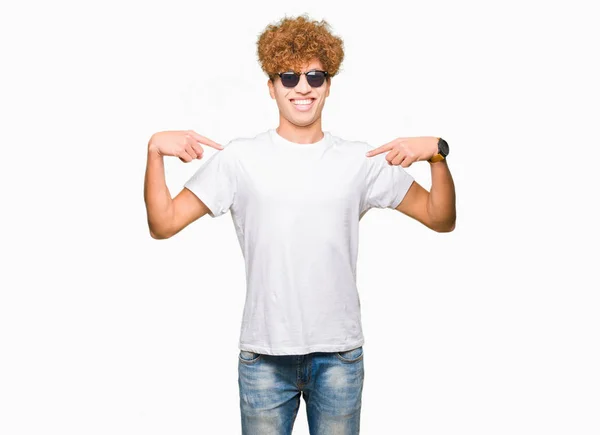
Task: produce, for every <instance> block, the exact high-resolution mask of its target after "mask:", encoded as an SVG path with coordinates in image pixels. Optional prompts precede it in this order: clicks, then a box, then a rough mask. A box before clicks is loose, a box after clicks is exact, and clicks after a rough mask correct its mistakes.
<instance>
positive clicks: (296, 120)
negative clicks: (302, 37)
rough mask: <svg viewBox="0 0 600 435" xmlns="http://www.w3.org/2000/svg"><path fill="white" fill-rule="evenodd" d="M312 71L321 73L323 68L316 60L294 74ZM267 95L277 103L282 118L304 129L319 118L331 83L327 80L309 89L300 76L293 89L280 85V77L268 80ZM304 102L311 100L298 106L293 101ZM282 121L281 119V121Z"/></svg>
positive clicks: (302, 76)
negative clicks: (272, 80) (308, 103)
mask: <svg viewBox="0 0 600 435" xmlns="http://www.w3.org/2000/svg"><path fill="white" fill-rule="evenodd" d="M312 69H318V70H321V71H323V70H324V69H323V66H322V65H321V62H320V61H319V60H318V59H315V60H313V61H311V62H309V63H308V64H306V65H305V66H304V68H302V69H300V71H296V72H306V71H310V70H312ZM278 72H286V71H278ZM268 85H269V93H270V94H271V98H273V99H274V100H276V101H277V106H278V107H279V113H280V115H281V117H282V118H284V119H286V120H287V121H289V122H290V123H292V124H294V125H297V126H299V127H305V126H308V125H310V124H313V123H314V122H315V121H317V120H319V119H320V118H321V112H322V110H323V106H324V105H325V99H326V98H327V97H328V96H329V88H330V87H331V82H330V81H329V78H328V79H326V80H325V82H324V83H323V84H322V85H321V86H320V87H318V88H311V86H310V85H309V84H308V82H307V81H306V76H305V75H304V74H302V75H301V76H300V81H299V82H298V84H297V85H296V86H295V87H293V88H286V87H285V86H283V85H282V84H281V77H279V76H275V81H274V82H271V80H268ZM296 100H298V101H299V102H305V101H302V100H311V103H310V105H308V106H307V105H299V104H296V103H295V102H294V101H296ZM282 121H283V119H282Z"/></svg>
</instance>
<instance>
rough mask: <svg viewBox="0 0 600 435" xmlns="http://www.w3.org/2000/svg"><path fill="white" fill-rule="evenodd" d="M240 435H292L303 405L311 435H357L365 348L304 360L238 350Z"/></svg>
mask: <svg viewBox="0 0 600 435" xmlns="http://www.w3.org/2000/svg"><path fill="white" fill-rule="evenodd" d="M238 359H239V362H238V375H239V377H238V384H239V389H240V410H241V414H242V435H290V434H291V433H292V427H293V426H294V420H295V419H296V415H297V413H298V408H299V407H300V394H302V397H303V398H304V403H305V404H306V415H307V419H308V426H309V431H310V434H311V435H334V434H337V435H356V434H358V433H359V431H360V409H361V397H362V389H363V380H364V364H363V348H362V346H360V347H357V348H356V349H352V350H347V351H343V352H313V353H309V354H306V355H267V354H260V353H255V352H249V351H245V350H241V351H240V353H239V358H238Z"/></svg>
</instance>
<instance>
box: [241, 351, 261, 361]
mask: <svg viewBox="0 0 600 435" xmlns="http://www.w3.org/2000/svg"><path fill="white" fill-rule="evenodd" d="M260 356H261V354H260V353H256V352H252V351H249V350H240V355H239V357H238V358H239V360H240V361H241V362H243V363H244V364H252V363H255V362H256V361H258V360H259V359H260Z"/></svg>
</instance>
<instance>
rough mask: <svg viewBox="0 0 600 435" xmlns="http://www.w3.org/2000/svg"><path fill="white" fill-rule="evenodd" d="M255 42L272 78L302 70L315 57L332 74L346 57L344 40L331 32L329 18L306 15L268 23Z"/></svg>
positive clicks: (265, 67)
mask: <svg viewBox="0 0 600 435" xmlns="http://www.w3.org/2000/svg"><path fill="white" fill-rule="evenodd" d="M256 45H257V54H258V60H259V62H260V65H261V68H262V70H263V71H264V72H265V73H266V74H267V76H269V78H270V79H271V80H274V77H275V75H276V74H277V73H280V72H284V71H290V70H293V71H300V68H301V67H302V66H304V65H306V64H307V63H309V62H310V61H312V60H313V59H315V58H316V59H318V60H319V61H320V62H321V65H323V69H324V70H325V71H327V72H328V73H329V74H328V75H329V77H333V76H335V75H336V74H337V73H338V72H339V70H340V65H341V63H342V61H343V60H344V42H343V41H342V39H341V38H339V37H337V36H334V35H332V34H331V32H330V26H329V24H328V23H327V21H325V20H321V21H313V20H310V18H309V17H308V16H307V15H306V14H304V15H300V16H298V17H296V18H290V17H287V16H286V17H284V18H282V19H281V20H280V21H279V22H276V23H275V24H269V25H268V26H267V27H266V28H265V30H264V31H263V33H261V35H260V36H259V37H258V41H257V44H256Z"/></svg>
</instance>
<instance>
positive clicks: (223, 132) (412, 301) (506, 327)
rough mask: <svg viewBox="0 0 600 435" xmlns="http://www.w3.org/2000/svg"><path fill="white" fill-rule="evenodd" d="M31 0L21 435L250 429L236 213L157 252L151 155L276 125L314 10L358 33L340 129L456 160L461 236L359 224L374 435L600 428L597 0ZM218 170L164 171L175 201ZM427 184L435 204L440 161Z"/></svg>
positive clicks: (13, 275) (396, 216) (14, 362)
mask: <svg viewBox="0 0 600 435" xmlns="http://www.w3.org/2000/svg"><path fill="white" fill-rule="evenodd" d="M15 3H16V2H13V4H6V5H3V6H2V12H1V13H0V24H1V25H0V36H2V38H1V40H2V42H1V44H2V63H3V67H2V68H1V72H0V74H1V77H2V79H1V80H0V87H1V96H0V105H1V106H0V107H1V111H2V112H1V115H2V117H1V121H0V128H1V138H0V139H1V142H0V143H1V146H2V157H1V162H2V163H1V167H2V171H0V177H1V180H0V181H1V184H0V185H1V186H2V187H1V188H2V213H1V219H2V230H3V231H2V233H3V234H2V242H1V249H2V252H1V255H2V269H1V270H2V272H1V278H0V279H1V282H0V285H1V293H0V433H2V434H4V435H17V434H19V435H20V434H36V435H38V434H50V433H60V434H62V435H67V434H77V435H80V434H86V435H96V434H111V435H117V434H119V435H120V434H124V435H125V434H126V435H134V434H144V435H154V434H178V435H186V434H240V433H241V424H240V415H239V396H238V385H237V364H238V361H237V357H238V349H237V340H238V335H239V328H240V322H241V316H242V310H243V304H244V297H245V276H244V264H243V258H242V255H241V250H240V247H239V245H238V244H237V243H238V242H237V239H236V237H235V231H234V228H233V224H232V222H231V215H230V214H229V213H228V214H226V215H224V216H221V217H219V218H211V217H209V216H208V215H207V216H205V217H203V218H202V219H200V220H198V221H197V222H195V223H193V224H192V225H191V226H189V227H188V228H186V229H184V230H183V231H182V232H181V233H179V234H177V235H176V236H175V237H173V238H171V239H168V240H154V239H152V238H151V237H150V235H149V231H148V226H147V222H146V210H145V204H144V200H143V180H144V171H145V165H146V147H147V142H148V139H149V138H150V136H151V134H152V133H154V132H157V131H161V130H182V129H194V130H195V131H197V132H199V133H200V134H202V135H205V136H207V137H209V138H211V139H213V140H215V141H217V142H219V143H222V144H225V143H226V142H228V141H229V140H230V139H232V138H236V137H247V136H253V135H255V134H257V133H259V132H261V131H264V130H266V129H268V128H273V127H276V126H277V123H278V112H277V106H276V104H275V102H274V100H271V98H270V97H269V94H268V90H267V84H266V80H267V78H266V76H265V75H264V74H263V72H262V71H261V70H260V67H259V64H258V62H257V57H256V39H257V37H258V35H259V34H260V33H261V32H262V30H263V29H264V28H265V27H266V25H267V24H269V23H271V22H275V21H277V20H279V19H280V18H282V17H283V16H284V15H288V16H296V15H298V14H302V13H308V14H309V15H310V16H311V18H313V19H319V20H320V19H325V20H327V21H328V22H329V23H330V25H331V26H332V31H333V33H335V34H337V35H340V36H341V37H342V38H343V39H344V42H345V52H346V58H345V60H344V63H343V64H342V70H341V72H340V74H339V75H338V76H336V77H334V79H333V81H332V88H331V95H330V97H329V98H328V99H327V102H326V104H325V108H324V112H323V129H324V130H327V131H330V132H332V133H333V134H335V135H338V136H341V137H344V138H348V139H351V140H366V141H368V142H369V143H370V144H371V145H373V146H379V145H382V144H384V143H386V142H389V141H390V140H392V139H394V138H396V137H400V136H425V135H427V136H442V137H444V138H445V139H446V140H447V141H448V143H449V144H450V147H451V153H450V156H449V158H448V164H449V167H450V170H451V172H452V175H453V177H454V182H455V185H456V190H457V216H458V219H457V225H456V229H455V230H454V231H453V232H452V233H444V234H440V233H435V232H433V231H431V230H429V229H427V228H426V227H424V226H423V225H421V224H419V223H418V222H417V221H415V220H412V219H410V218H408V217H407V216H405V215H403V214H401V213H399V212H396V211H395V210H391V209H388V210H378V209H373V210H371V211H370V212H369V213H368V214H367V215H366V216H365V217H364V219H363V220H362V221H361V234H360V249H359V262H358V280H359V282H358V287H359V294H360V298H361V304H362V315H363V329H364V334H365V340H366V341H365V345H364V352H365V357H364V358H365V359H364V362H365V384H364V393H363V411H362V417H361V428H362V430H361V433H364V434H366V435H374V434H406V435H428V434H435V435H439V434H460V435H471V434H472V435H481V434H485V435H496V434H498V435H506V434H511V435H517V434H519V435H520V434H523V435H530V434H544V435H549V434H569V435H570V434H578V435H587V434H590V435H592V434H595V435H597V434H598V433H600V420H599V419H598V409H600V396H599V395H598V391H600V371H599V370H598V367H600V349H599V339H600V333H599V331H600V321H599V319H598V311H599V308H600V303H599V302H600V296H599V295H598V291H599V290H600V285H599V282H598V272H597V269H598V267H597V263H598V258H599V256H598V248H597V246H598V242H599V237H598V221H599V216H598V211H597V207H596V206H597V204H598V193H597V190H598V187H599V183H598V180H597V174H598V169H597V168H598V163H597V161H598V160H597V159H598V152H597V150H598V146H599V145H600V139H599V133H598V126H599V120H600V116H599V115H600V113H599V111H600V110H599V105H598V98H599V97H600V92H599V84H598V77H600V71H599V68H598V65H597V63H596V61H597V57H598V56H597V49H598V47H597V43H593V41H598V40H599V39H600V35H599V32H598V26H597V20H596V19H595V17H594V15H593V14H592V13H591V4H592V2H588V4H587V5H586V4H584V3H583V2H575V3H573V2H569V3H568V6H567V2H541V1H539V2H533V1H508V2H501V3H500V2H498V3H495V4H493V3H491V2H475V1H473V2H465V1H462V2H432V1H420V2H394V3H393V4H394V6H392V3H391V2H381V1H374V0H372V1H369V2H367V3H360V4H356V5H354V4H350V3H346V2H339V1H338V2H333V1H327V2H325V1H312V0H303V1H301V2H282V1H258V2H256V1H255V2H241V1H236V2H191V1H187V2H185V1H177V2H168V3H167V2H162V3H159V2H141V1H139V2H134V1H119V2H116V1H104V2H65V1H62V2H60V1H59V2H51V3H49V2H44V3H42V2H20V3H19V6H18V7H17V6H15ZM205 149H206V152H207V154H205V159H206V158H207V157H208V156H210V155H212V153H213V152H217V151H216V150H213V149H212V148H209V147H206V148H205ZM204 161H205V160H202V161H197V160H196V161H194V162H192V163H189V164H185V163H183V162H181V161H180V160H179V159H175V158H167V159H166V161H165V166H166V177H167V184H168V187H169V189H170V191H171V194H172V195H173V196H174V195H176V194H177V193H178V192H179V191H180V190H181V188H182V187H183V183H184V182H185V181H186V180H187V179H188V178H189V177H190V176H191V174H192V173H194V172H195V170H196V169H197V168H198V167H199V165H201V164H203V162H204ZM408 171H409V172H410V173H411V174H413V176H415V178H416V179H417V181H418V182H419V183H420V184H421V185H423V186H424V187H425V188H427V189H429V188H430V186H431V184H430V182H431V178H430V172H429V171H430V169H429V165H428V164H427V163H425V162H418V163H416V164H414V165H412V166H411V167H410V168H408ZM305 412H306V410H305V405H304V402H302V404H301V408H300V410H299V413H298V417H297V419H296V423H295V427H294V434H298V435H300V434H308V425H307V420H306V414H305Z"/></svg>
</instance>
